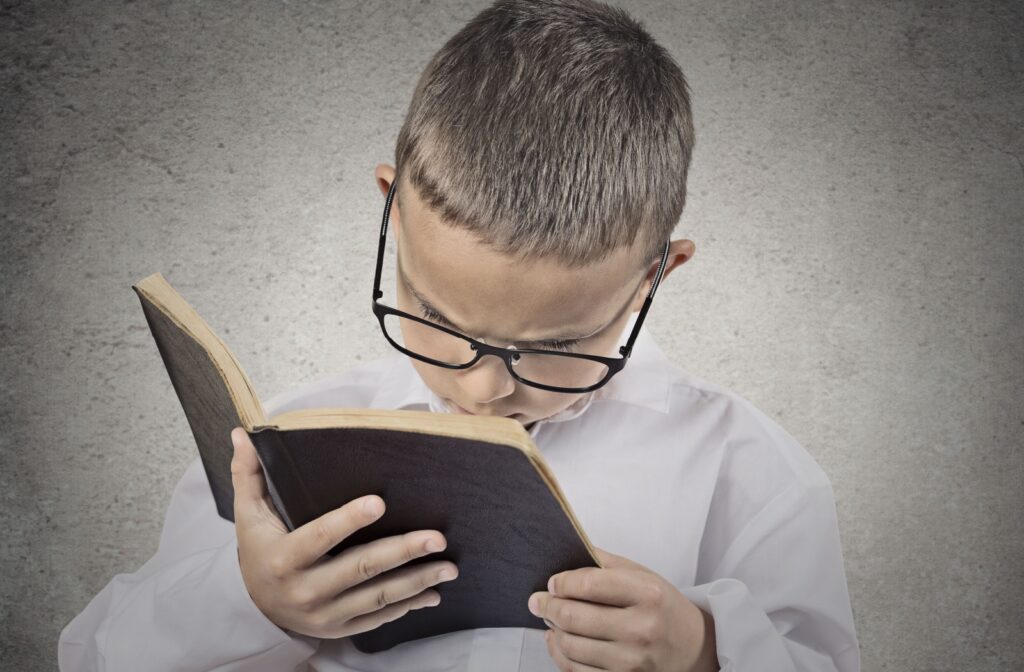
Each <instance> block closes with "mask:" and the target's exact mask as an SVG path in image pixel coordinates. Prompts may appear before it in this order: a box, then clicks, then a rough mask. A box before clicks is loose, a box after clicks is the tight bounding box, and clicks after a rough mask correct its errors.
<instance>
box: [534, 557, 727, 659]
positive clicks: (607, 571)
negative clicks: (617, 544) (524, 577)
mask: <svg viewBox="0 0 1024 672" xmlns="http://www.w3.org/2000/svg"><path fill="white" fill-rule="evenodd" d="M595 550H596V551H597V555H598V560H600V561H601V564H602V565H603V567H584V568H582V569H574V570H572V571H568V572H560V573H558V574H555V575H554V576H552V577H551V579H550V580H549V581H548V590H547V591H541V592H537V593H533V594H532V595H531V596H530V602H529V604H530V611H531V612H532V613H533V614H534V615H535V616H539V617H541V618H543V619H545V620H546V621H548V625H550V626H551V630H548V631H547V632H545V634H544V638H545V640H546V641H547V643H548V653H549V654H550V655H551V658H552V659H553V660H554V661H555V663H556V664H557V665H558V667H559V669H561V670H565V671H568V670H573V671H574V672H576V671H577V670H579V671H582V670H652V671H653V670H657V671H658V672H662V671H672V672H675V671H678V672H697V671H698V670H701V671H703V670H717V669H719V668H718V659H717V655H716V652H715V630H714V620H713V619H712V618H711V616H710V615H708V614H705V613H704V612H703V611H701V610H700V608H698V607H697V606H696V605H695V604H693V603H692V602H690V601H689V600H688V599H686V596H684V595H683V594H682V593H681V592H679V590H678V589H677V588H676V587H675V586H673V585H672V584H671V583H669V582H668V581H667V580H666V579H664V578H663V577H662V576H661V575H659V574H657V573H655V572H653V571H651V570H650V569H648V568H647V567H644V566H643V565H641V564H639V563H636V562H633V561H632V560H630V559H628V558H624V557H622V556H621V555H615V554H613V553H608V552H607V551H604V550H601V549H600V548H596V549H595ZM533 604H536V607H534V606H532V605H533Z"/></svg>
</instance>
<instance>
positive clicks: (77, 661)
mask: <svg viewBox="0 0 1024 672" xmlns="http://www.w3.org/2000/svg"><path fill="white" fill-rule="evenodd" d="M635 318H636V314H634V315H633V317H632V318H631V320H630V324H629V325H628V326H627V331H626V332H625V333H628V329H631V328H632V322H633V320H635ZM330 406H334V407H359V408H391V409H397V408H409V409H418V410H428V409H429V410H433V411H436V412H448V411H449V409H448V408H447V407H445V406H444V404H443V401H442V400H441V399H440V398H438V397H437V395H435V394H434V393H433V392H432V391H431V390H430V389H429V388H428V387H427V386H426V385H425V384H424V383H423V381H422V379H421V378H420V377H419V375H418V374H417V373H416V370H415V369H414V368H413V366H412V364H411V363H410V361H409V359H408V358H407V357H406V356H405V355H403V354H401V353H395V354H394V355H392V356H389V357H385V358H382V359H378V360H375V361H372V362H367V363H364V364H361V365H359V366H357V367H355V368H353V369H350V370H349V371H348V372H346V373H344V374H341V375H334V376H329V377H327V378H323V379H321V380H319V381H316V382H314V383H311V384H308V385H305V386H303V387H300V388H298V389H296V390H293V391H290V392H288V393H285V394H282V395H278V396H277V397H275V398H274V399H272V400H270V401H269V402H267V403H266V404H265V408H266V412H267V415H268V417H270V416H272V415H274V414H277V413H281V412H284V411H287V410H294V409H298V408H312V407H330ZM529 434H530V436H531V437H532V439H533V441H534V442H535V443H536V445H537V447H538V448H539V449H540V451H541V452H542V454H543V455H544V459H545V460H546V461H547V463H548V465H549V466H550V467H551V469H552V471H553V473H554V474H555V477H556V478H557V479H558V483H559V485H560V487H561V488H562V491H563V492H564V493H565V496H566V497H567V498H568V500H569V504H570V506H571V508H572V510H573V512H574V513H575V515H576V517H577V519H578V520H579V522H580V524H581V525H582V527H583V529H584V530H585V531H586V534H587V536H588V537H589V539H590V540H591V542H592V543H593V544H594V545H595V546H597V547H599V548H602V549H604V550H607V551H610V552H612V553H615V554H617V555H622V556H625V557H627V558H630V559H632V560H634V561H636V562H638V563H640V564H642V565H645V566H646V567H648V568H650V569H651V570H653V571H655V572H657V573H658V574H660V575H661V576H662V577H664V578H665V579H667V580H668V581H669V582H670V583H672V584H673V585H674V586H676V587H677V588H678V589H679V590H680V591H681V592H682V593H683V595H685V596H686V597H687V598H688V599H689V600H690V601H691V602H693V603H694V604H696V605H697V606H698V607H700V608H701V609H703V610H704V611H706V612H708V613H710V614H711V615H712V616H713V617H714V620H715V636H716V645H717V650H718V660H719V664H720V665H721V668H722V670H731V671H736V672H747V671H757V672H782V671H785V670H801V671H810V670H815V671H820V670H838V671H840V672H859V670H860V651H859V647H858V644H857V637H856V634H855V631H854V624H853V614H852V611H851V608H850V598H849V594H848V592H847V584H846V576H845V573H844V567H843V556H842V549H841V546H840V540H839V529H838V525H837V521H836V509H835V502H834V499H833V494H832V486H831V483H830V481H829V479H828V477H827V476H826V475H825V473H824V472H823V471H822V470H821V468H820V467H819V466H818V464H817V463H816V462H815V461H814V459H813V458H812V457H811V456H810V455H809V454H808V453H807V451H806V450H805V449H804V448H803V447H802V446H801V445H800V444H799V443H797V441H796V440H795V439H794V438H793V437H792V436H790V435H789V434H787V433H786V432H785V431H784V430H783V429H782V428H781V427H780V426H779V425H777V424H776V423H775V422H773V421H772V420H771V419H770V418H768V417H767V416H766V415H764V414H763V413H762V412H760V411H759V410H758V409H756V408H755V407H754V406H753V405H751V404H750V402H748V401H746V400H745V399H743V398H741V397H740V396H738V395H737V394H735V393H733V392H731V391H729V390H727V389H724V388H721V387H718V386H716V385H713V384H711V383H707V382H705V381H703V380H700V379H698V378H696V377H694V376H691V375H688V374H686V373H684V372H683V371H682V370H681V369H680V368H679V367H677V366H676V365H675V364H673V363H672V362H671V361H669V360H668V359H667V358H666V357H665V355H664V354H663V353H662V351H661V350H660V348H659V347H658V346H657V345H656V344H655V342H654V340H653V339H652V338H651V335H650V334H649V333H648V331H647V329H646V327H643V328H642V329H641V331H640V334H639V336H638V338H637V341H636V343H635V346H634V350H633V355H632V357H631V358H630V361H629V362H628V363H627V365H626V367H625V368H624V369H623V370H622V371H620V372H619V373H618V374H617V375H616V376H614V377H613V378H612V379H611V381H609V382H608V384H607V385H605V386H604V387H602V388H599V389H598V390H596V391H595V392H592V393H591V394H589V395H585V396H583V397H581V398H580V399H579V400H578V401H577V402H575V403H574V404H573V405H572V406H570V407H569V408H567V409H565V410H564V411H561V412H560V413H557V414H555V415H553V416H551V417H549V418H546V419H544V420H540V421H537V422H536V423H535V424H534V425H533V426H532V427H531V428H530V430H529ZM224 440H225V442H227V441H230V438H229V437H227V436H225V437H224ZM236 543H237V539H236V537H235V533H234V525H233V524H232V523H231V522H230V521H226V520H224V519H222V518H220V517H219V516H218V514H217V512H216V508H215V505H214V501H213V497H212V495H211V493H210V487H209V483H208V482H207V480H206V474H205V472H204V471H203V468H202V464H201V462H200V460H199V458H198V457H196V459H195V460H194V461H193V462H192V463H191V464H190V466H189V467H188V468H187V469H186V471H185V473H184V476H183V477H182V479H181V481H180V482H179V483H178V485H177V486H176V488H175V489H174V493H173V495H172V496H171V503H170V506H169V508H168V510H167V516H166V519H165V522H164V527H163V530H162V532H161V535H160V543H159V548H158V550H157V552H156V554H155V555H154V556H153V557H152V558H150V559H149V561H147V562H146V563H145V564H144V565H143V566H142V567H141V568H139V570H138V571H136V572H134V573H131V574H117V575H116V576H114V578H113V579H112V580H111V581H110V583H109V584H107V586H106V587H105V588H103V590H101V591H100V593H99V594H98V595H96V596H95V597H94V598H93V599H92V601H90V602H89V604H88V605H87V606H86V608H85V610H84V611H82V612H81V613H80V614H78V616H76V617H75V618H74V619H72V621H71V622H70V623H68V624H67V626H66V627H65V628H64V630H63V631H62V632H61V636H60V641H59V644H58V662H59V666H60V669H61V670H62V671H64V672H70V671H71V670H96V671H100V670H103V671H106V672H128V671H129V670H130V671H132V672H136V671H137V670H143V669H144V670H147V671H148V672H165V671H166V672H170V671H171V670H218V671H221V672H227V671H242V670H245V671H261V672H262V671H264V670H267V671H271V670H272V671H275V672H277V671H289V670H318V671H320V672H341V671H353V670H361V671H364V672H371V671H380V672H383V671H387V672H405V671H409V672H413V671H415V672H441V671H446V672H463V671H465V672H469V671H476V670H487V671H488V672H490V671H494V672H520V671H521V672H533V671H541V672H544V671H551V672H557V670H558V668H557V666H556V665H555V663H554V661H552V660H551V658H550V656H549V655H548V652H547V647H546V645H545V643H544V638H543V631H542V630H538V629H533V628H480V629H476V630H462V631H456V632H451V633H447V634H444V635H438V636H435V637H429V638H425V639H421V640H413V641H410V642H405V643H403V644H399V645H397V646H395V647H393V648H392V649H389V650H387V651H382V652H378V653H375V654H364V653H361V652H360V651H358V650H357V649H356V648H355V647H354V646H353V645H352V643H351V641H350V640H349V639H348V638H342V639H324V640H320V639H317V638H313V637H307V636H304V635H298V634H296V633H294V632H292V631H286V630H283V629H281V628H279V627H278V626H277V625H275V624H274V623H273V622H272V621H270V620H269V619H268V618H267V617H266V616H265V615H264V614H263V613H262V612H261V611H260V610H259V608H258V607H257V606H256V605H255V603H253V601H252V599H251V598H250V596H249V593H248V591H247V590H246V588H245V584H244V582H243V580H242V576H241V573H240V570H239V566H238V559H237V555H236ZM455 580H456V581H458V579H455ZM526 597H527V596H525V595H524V596H523V599H524V600H525V599H526Z"/></svg>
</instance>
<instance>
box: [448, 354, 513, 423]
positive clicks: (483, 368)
mask: <svg viewBox="0 0 1024 672" xmlns="http://www.w3.org/2000/svg"><path fill="white" fill-rule="evenodd" d="M456 374H457V375H458V377H459V383H460V385H461V387H462V389H463V390H465V391H466V396H465V399H466V400H467V402H466V403H468V401H469V400H473V401H475V402H476V404H477V405H478V407H479V406H486V405H487V404H490V403H492V402H494V401H496V400H498V399H501V398H503V397H507V396H508V395H510V394H512V392H513V391H515V389H516V380H515V378H513V377H512V375H511V374H510V373H509V372H508V369H507V368H505V362H504V361H502V359H501V357H498V356H496V355H483V356H482V357H481V358H480V359H479V360H477V362H476V364H474V365H473V366H471V367H469V368H468V369H464V370H462V371H458V372H456ZM470 410H474V409H470Z"/></svg>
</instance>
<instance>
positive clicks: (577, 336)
mask: <svg viewBox="0 0 1024 672" xmlns="http://www.w3.org/2000/svg"><path fill="white" fill-rule="evenodd" d="M396 265H397V266H398V274H399V275H400V276H401V277H402V281H403V282H404V283H405V286H406V287H408V288H409V291H410V292H412V295H413V296H415V297H416V300H417V301H419V302H420V304H422V305H423V307H424V308H426V309H427V310H429V311H431V312H433V313H436V314H437V315H439V316H440V317H441V319H443V320H444V321H445V322H447V323H448V324H450V325H451V326H452V327H453V328H454V329H455V330H456V331H461V332H462V333H464V334H465V333H467V332H466V330H465V329H463V328H462V327H460V326H458V325H457V324H455V322H453V321H452V320H450V319H448V316H447V315H445V314H444V313H442V312H441V311H440V310H438V309H437V307H436V306H434V305H433V304H432V303H430V301H428V300H427V298H426V297H425V296H423V295H422V294H421V293H420V292H419V291H417V290H416V288H415V287H414V286H413V284H412V283H411V282H410V281H409V276H408V275H406V274H405V269H403V268H402V263H401V262H398V263H397V264H396ZM643 281H644V278H640V282H643ZM639 286H640V285H639V284H638V285H637V288H639ZM632 304H633V297H630V299H629V301H627V302H626V305H624V306H623V307H622V309H621V310H619V312H618V313H616V314H615V317H613V318H612V319H611V321H610V322H608V323H607V324H604V325H602V326H600V327H598V328H597V329H594V330H593V331H591V332H590V333H585V332H584V333H571V334H565V335H562V336H555V337H552V338H541V339H535V340H532V341H517V340H515V339H512V338H503V339H501V340H503V341H509V342H511V343H529V344H533V343H542V342H545V341H575V340H583V339H585V338H590V337H591V336H593V335H594V334H598V333H600V332H602V331H604V330H605V329H607V328H608V327H609V326H610V325H611V324H614V323H615V322H616V321H618V319H619V318H620V317H622V314H623V313H624V312H626V311H627V310H628V309H629V307H630V306H631V305H632Z"/></svg>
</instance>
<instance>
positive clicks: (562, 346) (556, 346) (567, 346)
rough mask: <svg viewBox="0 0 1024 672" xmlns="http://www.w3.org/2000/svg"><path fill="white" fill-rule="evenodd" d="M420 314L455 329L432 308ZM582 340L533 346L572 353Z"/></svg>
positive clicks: (539, 343)
mask: <svg viewBox="0 0 1024 672" xmlns="http://www.w3.org/2000/svg"><path fill="white" fill-rule="evenodd" d="M420 314H421V315H423V317H425V318H426V319H428V320H430V321H431V322H437V323H438V324H441V325H444V326H445V327H448V328H449V329H455V327H454V326H453V325H452V324H450V323H449V322H448V320H446V319H444V318H443V317H441V316H440V315H438V314H437V312H435V311H433V310H431V309H430V308H427V307H426V306H424V305H422V304H420ZM580 340H581V339H572V340H568V341H538V342H536V343H535V344H532V345H536V346H537V347H538V348H543V349H546V350H558V351H560V352H570V351H571V350H572V349H573V348H574V347H575V346H576V345H578V344H579V343H580Z"/></svg>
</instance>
